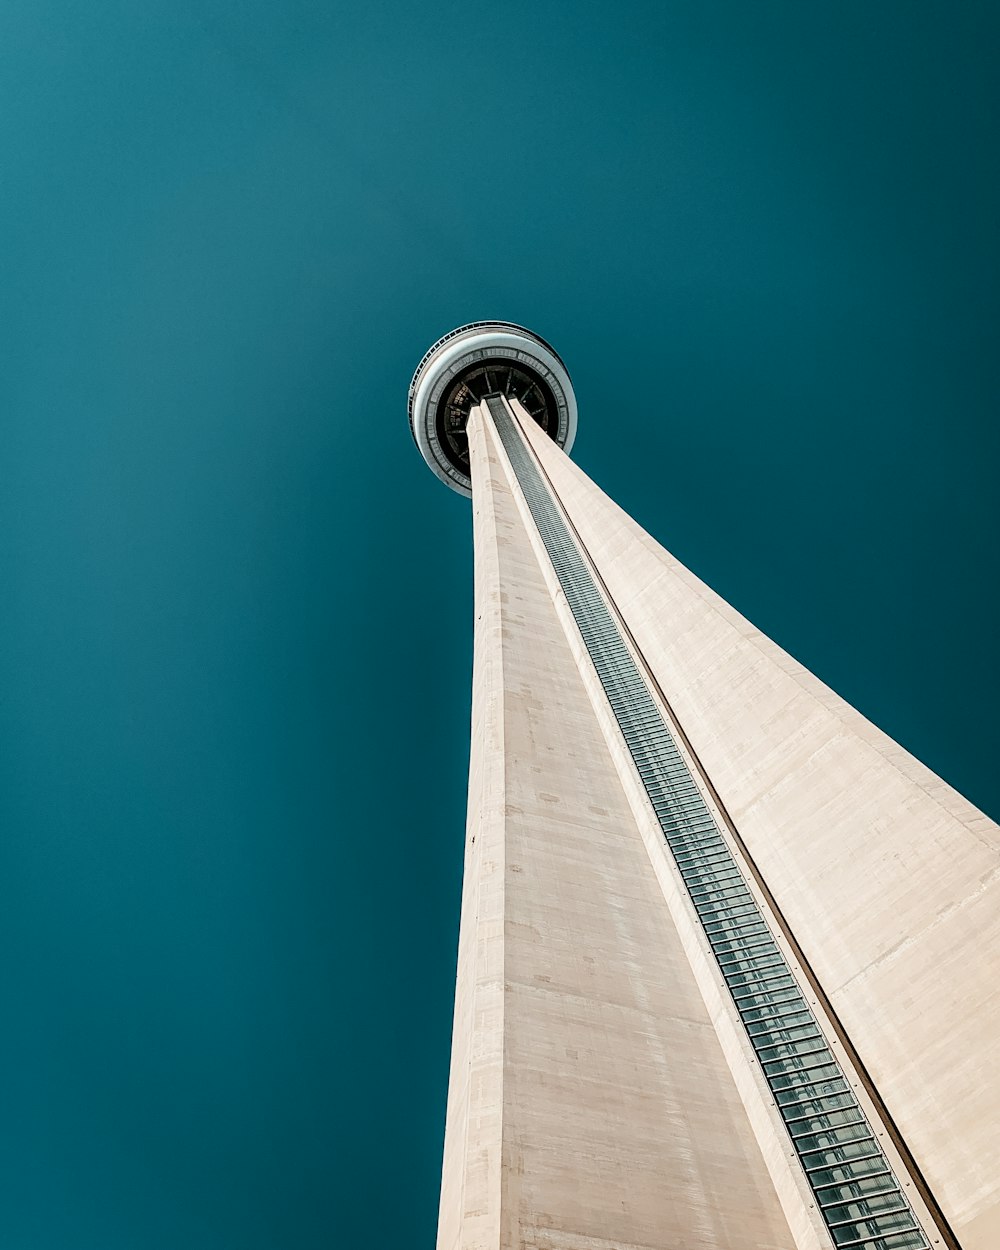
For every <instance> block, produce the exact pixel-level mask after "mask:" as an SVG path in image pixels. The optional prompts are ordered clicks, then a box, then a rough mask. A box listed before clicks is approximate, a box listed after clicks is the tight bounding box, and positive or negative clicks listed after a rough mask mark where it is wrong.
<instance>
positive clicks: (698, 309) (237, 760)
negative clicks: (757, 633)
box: [0, 0, 1000, 1250]
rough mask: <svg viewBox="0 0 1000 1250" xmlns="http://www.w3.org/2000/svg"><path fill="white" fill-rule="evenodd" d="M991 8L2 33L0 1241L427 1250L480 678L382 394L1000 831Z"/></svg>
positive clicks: (672, 11)
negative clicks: (490, 333)
mask: <svg viewBox="0 0 1000 1250" xmlns="http://www.w3.org/2000/svg"><path fill="white" fill-rule="evenodd" d="M998 27H1000V10H998V9H997V7H996V5H994V4H986V3H959V4H957V5H956V4H948V5H946V4H943V3H939V4H928V3H925V2H923V0H905V2H902V0H881V2H880V3H874V4H873V3H871V0H865V2H864V3H859V2H848V3H840V4H836V5H834V4H826V3H822V4H820V3H811V4H810V3H807V4H803V3H802V2H801V0H788V2H787V3H775V2H764V3H757V4H747V3H736V2H729V3H726V2H723V0H715V2H712V0H673V2H671V3H667V4H663V3H657V4H640V3H633V4H626V5H611V4H607V5H597V4H576V5H570V4H553V3H544V2H543V3H537V2H534V3H531V4H528V3H521V2H520V0H516V2H514V3H506V4H504V5H496V4H487V3H479V2H477V0H472V2H466V3H462V4H459V3H455V2H451V0H449V2H445V3H443V4H440V5H438V6H435V7H433V8H431V7H428V6H426V5H420V6H416V5H412V6H405V5H401V4H391V3H383V4H368V5H360V4H346V5H344V4H331V5H317V4H306V3H303V0H283V3H281V4H277V3H274V2H272V3H270V4H262V3H257V2H255V0H242V2H241V3H239V4H236V3H235V2H223V0H199V3H197V4H195V3H191V2H190V0H169V2H167V0H143V3H141V4H134V3H126V2H125V0H105V2H103V3H100V4H94V3H93V0H88V2H86V3H84V2H83V0H78V2H70V0H63V2H62V3H58V2H54V0H30V2H29V0H8V3H7V4H6V5H5V6H4V9H3V12H2V14H0V136H2V139H0V156H2V160H0V170H2V174H0V178H2V184H0V185H2V188H3V191H2V195H0V274H2V275H3V279H2V288H0V289H2V308H3V314H2V315H3V344H4V348H3V352H2V367H0V463H2V467H3V472H2V479H0V481H2V488H0V533H2V536H3V542H2V544H0V563H2V568H0V585H2V586H3V588H4V591H3V609H2V611H0V693H2V700H0V749H2V754H0V1002H2V1004H3V1009H4V1012H3V1014H4V1025H3V1028H2V1030H0V1072H2V1074H3V1077H2V1082H3V1097H2V1099H0V1106H2V1114H0V1161H2V1166H0V1177H2V1181H0V1242H2V1244H3V1246H4V1248H5V1250H177V1248H178V1247H184V1248H185V1250H277V1248H279V1247H280V1248H282V1250H284V1248H285V1247H295V1248H296V1250H312V1248H314V1247H316V1248H318V1247H339V1246H352V1247H355V1246H356V1247H361V1246H372V1247H377V1248H379V1250H381V1247H386V1248H387V1250H388V1248H389V1247H398V1246H406V1247H410V1248H412V1250H431V1247H432V1245H433V1238H434V1229H435V1221H436V1207H437V1196H438V1170H439V1166H440V1156H441V1143H442V1134H443V1121H444V1105H445V1090H446V1076H447V1064H448V1048H449V1040H450V1029H451V1019H450V1013H451V997H452V987H453V978H454V965H455V951H456V941H457V924H458V903H459V891H460V871H461V848H462V840H463V821H464V804H465V798H464V786H465V770H466V766H467V752H468V743H467V738H468V711H469V693H468V688H469V678H470V668H471V631H472V620H471V574H472V568H471V543H470V528H469V509H468V505H467V503H466V502H465V501H463V500H462V499H460V498H459V497H458V496H457V495H454V494H452V493H451V492H449V491H447V490H446V489H445V488H444V487H442V486H441V485H440V484H439V483H438V482H437V481H436V480H435V479H434V478H432V476H431V474H430V473H429V472H428V471H427V470H426V469H425V468H424V466H423V465H422V463H421V461H420V459H419V457H418V456H417V454H416V452H415V450H414V448H413V447H412V445H411V443H410V438H409V433H408V430H407V425H406V415H405V401H406V388H407V384H408V381H409V377H410V373H411V371H412V369H413V367H414V366H415V364H416V362H417V361H418V359H419V358H420V356H421V354H422V353H423V352H424V350H425V349H426V347H427V346H428V345H429V344H430V342H431V341H432V340H433V339H434V338H436V337H437V336H438V335H439V334H442V333H444V332H445V331H447V330H449V329H451V328H452V327H453V326H455V325H457V324H459V323H461V322H464V321H467V320H472V319H478V318H483V317H501V318H507V319H511V320H515V321H520V322H523V323H524V324H526V325H528V326H530V327H532V328H533V329H535V330H537V331H538V332H539V333H541V334H542V335H544V336H545V337H546V338H547V339H549V340H550V341H551V342H552V343H554V344H555V346H556V347H557V349H558V350H559V352H560V353H561V354H562V355H563V357H564V359H565V360H566V362H567V364H568V366H569V369H570V371H571V373H572V375H573V378H574V381H575V383H576V388H577V393H578V398H579V403H580V412H581V420H580V434H579V439H578V442H577V448H576V452H575V455H576V459H577V460H578V462H579V463H580V464H581V465H582V466H583V467H584V468H585V469H586V470H587V471H588V472H589V473H590V474H591V475H592V476H593V477H595V478H596V480H597V481H598V482H599V483H600V484H601V485H602V486H604V487H605V488H606V489H608V490H609V491H610V492H611V493H612V494H613V495H614V496H615V498H617V499H618V501H619V502H620V503H621V504H622V505H623V506H625V507H626V508H627V509H628V510H629V511H630V512H631V513H632V514H633V515H634V516H635V517H636V518H637V519H638V520H639V521H640V522H642V523H643V524H644V525H645V526H646V527H647V528H648V529H649V530H650V531H651V532H652V533H653V534H654V535H655V536H656V537H657V538H659V539H660V540H661V541H662V542H664V543H665V544H666V545H667V546H668V547H670V548H671V549H672V550H673V551H674V552H675V553H676V554H677V555H678V556H679V557H680V558H681V559H683V560H684V561H685V562H686V563H688V564H689V565H690V566H691V567H692V568H693V569H694V570H695V571H696V572H697V573H698V574H699V575H700V576H702V577H704V578H705V579H706V580H707V581H709V582H710V583H711V584H712V585H713V586H714V587H715V588H716V589H717V590H718V591H720V593H722V594H723V595H724V596H725V597H727V598H728V599H729V600H730V601H731V602H732V603H734V604H735V605H736V607H738V608H739V609H740V610H741V611H742V612H744V613H745V614H746V615H748V616H749V617H750V618H751V619H752V620H753V621H754V622H755V623H756V624H758V625H759V626H760V627H761V628H763V629H764V630H765V631H767V632H768V633H770V634H771V635H772V636H773V637H774V638H775V639H776V640H777V641H778V642H779V643H781V645H783V646H784V647H786V648H787V649H788V650H790V651H791V652H792V654H793V655H795V656H796V657H797V658H798V659H800V660H801V661H803V662H804V663H806V664H807V665H809V666H810V667H811V668H812V669H813V670H814V671H816V672H817V673H818V674H819V675H820V676H821V677H823V678H824V679H825V680H826V681H828V682H829V683H830V684H831V685H833V686H834V687H835V688H836V689H837V690H838V691H840V692H841V693H842V694H843V695H845V696H846V697H847V698H848V699H850V700H851V701H852V702H853V703H855V704H856V705H857V706H858V707H860V708H861V709H862V710H863V711H864V712H865V713H866V714H867V715H869V716H870V717H871V718H872V719H874V720H875V721H876V722H877V723H879V724H880V725H881V726H883V727H884V728H885V729H886V730H887V731H888V732H889V733H891V734H892V735H893V736H894V737H896V738H897V739H898V740H899V741H901V742H902V743H903V744H904V745H905V746H906V747H908V748H909V749H910V750H911V751H913V752H914V753H915V754H916V755H918V756H919V757H920V758H922V759H923V760H925V761H926V762H927V763H928V764H930V765H931V767H933V768H934V769H935V770H937V771H938V772H940V773H941V774H942V775H943V776H944V777H946V778H947V779H948V780H949V781H951V782H952V783H953V784H954V785H956V786H957V787H958V788H959V789H961V790H962V791H963V792H965V793H966V794H967V795H968V796H969V797H970V798H971V799H972V800H973V801H974V802H976V803H978V804H979V805H980V806H982V807H983V808H984V809H985V810H986V811H988V812H990V813H991V814H993V815H994V816H996V815H998V814H1000V774H998V771H997V767H996V752H997V733H996V708H997V705H998V701H1000V676H998V665H997V660H996V636H997V624H996V621H997V612H998V584H1000V583H998V572H1000V568H998V565H1000V560H998V554H997V534H998V530H1000V515H998V513H1000V506H998V502H997V489H996V482H997V470H998V451H1000V448H998V441H1000V439H998V433H997V421H996V406H997V404H996V397H997V373H998V365H997V362H998V352H997V342H998V336H997V330H998V320H1000V317H998V312H1000V297H998V294H997V292H998V290H1000V237H998V232H997V229H996V223H997V221H998V220H1000V203H998V201H1000V175H998V168H997V158H996V152H997V141H998V104H1000V86H998V79H997V75H996V64H995V50H996V48H997V46H998V43H1000V29H998Z"/></svg>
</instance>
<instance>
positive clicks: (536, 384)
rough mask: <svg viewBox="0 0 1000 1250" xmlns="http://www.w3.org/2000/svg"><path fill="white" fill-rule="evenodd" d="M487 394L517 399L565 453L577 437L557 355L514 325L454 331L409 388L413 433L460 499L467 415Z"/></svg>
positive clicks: (476, 324)
mask: <svg viewBox="0 0 1000 1250" xmlns="http://www.w3.org/2000/svg"><path fill="white" fill-rule="evenodd" d="M487 395H506V396H507V397H508V398H510V399H519V400H520V401H521V403H522V404H523V405H524V407H525V409H526V410H527V411H528V412H529V413H530V414H531V417H532V418H533V420H534V421H535V422H537V424H538V425H540V426H541V428H542V429H543V430H544V431H545V432H546V434H548V435H549V436H550V437H551V438H552V439H553V440H554V441H555V442H556V443H557V444H558V445H559V446H560V447H562V448H563V450H564V451H567V452H568V451H569V450H570V449H571V448H572V446H573V440H574V438H575V437H576V396H575V395H574V394H573V384H572V382H570V380H569V374H568V373H567V371H566V366H565V365H564V364H563V362H562V360H561V359H560V358H559V356H558V355H557V354H556V352H555V351H554V350H553V349H552V348H551V347H550V346H549V345H548V343H546V342H545V340H544V339H542V338H539V336H538V335H537V334H533V333H532V332H531V331H530V330H526V329H525V328H524V326H519V325H515V324H514V322H512V321H473V322H471V323H470V324H469V325H465V326H459V328H458V329H457V330H452V331H451V333H450V334H446V335H445V336H444V337H443V338H440V339H438V341H437V342H436V343H435V344H434V346H433V347H432V348H431V349H430V351H429V352H427V354H426V355H425V356H424V358H423V360H421V362H420V364H419V365H417V371H416V373H414V375H413V381H412V382H411V383H410V393H409V401H408V406H409V414H410V433H411V434H412V435H413V439H414V441H415V442H416V444H417V447H418V448H419V450H420V454H421V455H422V456H423V458H424V459H425V460H426V461H427V464H428V465H429V466H430V469H431V472H432V473H434V474H435V475H436V476H437V477H439V478H440V479H441V481H442V482H444V483H445V484H446V485H448V486H450V487H451V488H452V490H457V491H458V493H459V494H460V495H471V494H472V476H471V469H470V466H469V439H468V435H467V434H466V430H465V427H466V424H467V423H468V420H469V412H470V410H471V409H472V408H473V407H474V406H475V405H476V404H478V403H480V401H481V400H483V399H485V398H486V396H487Z"/></svg>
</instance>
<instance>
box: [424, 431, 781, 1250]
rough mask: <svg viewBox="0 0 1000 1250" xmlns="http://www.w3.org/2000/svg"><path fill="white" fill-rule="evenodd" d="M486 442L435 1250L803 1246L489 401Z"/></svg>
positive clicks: (480, 460)
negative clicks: (527, 519) (574, 645)
mask: <svg viewBox="0 0 1000 1250" xmlns="http://www.w3.org/2000/svg"><path fill="white" fill-rule="evenodd" d="M470 439H471V445H472V452H473V454H472V461H473V466H474V476H473V508H474V511H475V519H474V525H475V531H476V656H475V665H476V670H475V678H474V686H475V693H474V707H473V738H472V763H471V773H470V813H469V826H468V845H467V857H466V877H465V885H464V898H463V912H462V936H461V942H460V951H459V970H458V997H457V1004H456V1013H455V1035H454V1046H453V1059H452V1075H451V1091H450V1095H449V1108H448V1123H447V1134H446V1144H445V1167H444V1184H443V1189H442V1204H441V1222H440V1232H439V1239H438V1246H439V1250H668V1248H669V1250H793V1245H794V1243H793V1239H792V1236H791V1233H790V1232H789V1229H788V1225H787V1223H786V1221H785V1218H784V1216H783V1214H782V1212H781V1209H780V1207H779V1205H778V1201H777V1198H776V1196H775V1192H774V1189H773V1187H772V1184H771V1181H770V1179H769V1176H768V1173H767V1171H766V1169H765V1166H764V1163H763V1161H762V1158H761V1155H760V1151H759V1148H758V1146H757V1143H756V1140H755V1138H754V1136H753V1133H752V1131H751V1128H750V1124H749V1121H748V1119H747V1115H746V1112H745V1110H744V1108H743V1105H742V1103H741V1101H740V1098H739V1096H738V1093H737V1091H736V1087H735V1085H734V1081H733V1078H732V1075H731V1072H730V1070H729V1068H728V1067H727V1064H726V1060H725V1058H724V1055H723V1052H722V1048H721V1045H720V1042H719V1040H718V1037H717V1035H716V1032H715V1029H714V1028H713V1025H712V1022H711V1020H710V1018H709V1015H708V1012H707V1009H706V1007H705V1005H704V1002H703V999H702V997H701V994H700V993H699V990H698V988H697V985H696V983H695V980H694V976H693V974H692V971H691V967H690V964H689V962H688V959H687V957H686V955H685V953H684V950H683V947H682V944H681V941H680V938H679V937H678V933H677V931H676V929H675V928H674V926H673V923H672V921H671V919H670V913H669V910H668V908H667V907H666V906H665V905H664V900H663V895H662V892H661V890H660V887H659V885H658V883H657V879H656V875H655V873H654V871H653V868H652V866H651V863H650V858H649V855H648V854H647V852H646V849H645V847H644V845H643V842H642V839H641V836H640V834H639V831H638V829H637V827H636V823H635V820H634V818H633V815H632V812H631V809H630V807H629V804H628V801H627V798H626V795H625V792H624V790H623V787H622V784H621V782H620V780H619V777H618V775H617V772H616V769H615V765H614V764H613V762H612V760H611V757H610V755H609V752H608V747H607V743H606V741H605V739H604V736H603V734H602V731H601V728H600V726H599V724H598V723H597V719H596V717H595V714H594V709H593V705H592V703H591V701H590V697H589V696H588V693H587V690H586V688H585V685H584V682H583V679H582V677H581V675H580V672H579V670H578V668H577V664H576V661H575V660H574V657H573V653H572V651H571V649H570V646H569V643H568V641H567V637H566V633H565V631H564V629H563V627H562V625H561V624H560V622H559V618H558V616H557V614H556V611H555V608H554V605H553V602H552V598H551V595H550V593H549V591H548V589H547V587H546V584H545V581H544V578H543V576H542V573H541V570H540V568H539V564H538V560H537V558H536V556H535V554H534V552H533V550H532V547H531V544H530V541H529V539H528V536H527V533H526V531H525V528H524V524H523V521H522V519H521V516H520V514H519V512H518V509H517V506H516V503H515V500H514V497H513V495H512V493H511V489H510V486H509V483H508V482H507V480H506V478H505V471H504V461H503V459H502V456H501V455H499V454H498V450H497V447H496V446H495V443H494V441H493V440H494V434H493V432H492V430H491V428H489V427H487V425H486V424H485V423H484V422H483V421H482V419H481V417H480V416H479V415H476V414H474V416H473V419H472V421H471V422H470Z"/></svg>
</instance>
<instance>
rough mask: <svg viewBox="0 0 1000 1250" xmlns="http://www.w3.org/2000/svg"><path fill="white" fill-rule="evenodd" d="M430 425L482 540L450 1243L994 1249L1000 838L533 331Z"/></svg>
mask: <svg viewBox="0 0 1000 1250" xmlns="http://www.w3.org/2000/svg"><path fill="white" fill-rule="evenodd" d="M409 415H410V427H411V430H412V432H413V435H414V438H415V440H416V443H417V446H418V448H419V449H420V451H421V453H422V455H423V456H424V459H425V460H426V461H427V463H428V465H429V466H430V467H431V469H432V470H433V471H434V473H435V474H436V475H437V476H438V477H439V478H441V479H442V480H443V481H445V482H446V483H447V484H448V485H449V486H451V487H453V488H454V489H455V490H457V491H459V492H460V493H462V494H465V495H471V498H472V509H473V528H474V536H475V561H476V572H475V653H474V676H473V708H472V750H471V761H470V775H469V816H468V828H467V836H466V847H465V876H464V886H463V899H462V916H461V931H460V939H459V956H458V979H457V987H456V1002H455V1022H454V1034H453V1045H452V1064H451V1076H450V1087H449V1097H448V1112H447V1126H446V1137H445V1158H444V1173H443V1179H442V1192H441V1215H440V1224H439V1233H438V1250H830V1247H832V1246H836V1247H850V1248H851V1250H930V1248H931V1247H942V1248H944V1247H948V1248H950V1250H957V1248H958V1247H961V1248H962V1250H996V1247H997V1246H1000V1079H998V1078H997V1076H996V1068H997V1055H998V1054H1000V975H998V970H1000V964H998V951H1000V855H998V852H1000V829H998V828H997V826H996V825H995V824H994V823H993V822H992V821H990V820H989V819H987V817H985V816H984V815H983V814H982V813H980V812H979V811H977V810H976V809H975V808H974V807H972V805H971V804H969V803H968V802H967V801H966V800H965V799H963V798H962V797H961V796H960V795H958V794H957V793H956V792H955V791H954V790H952V789H951V788H950V787H949V786H947V785H946V784H945V783H944V782H943V781H941V780H940V779H939V778H938V777H936V776H935V775H934V774H933V773H931V772H930V771H929V770H928V769H927V768H925V767H924V766H923V765H922V764H920V763H919V762H918V761H917V760H915V759H914V758H913V757H912V756H910V755H909V754H908V753H907V752H905V751H904V750H903V749H902V748H901V747H899V746H898V745H897V744H896V743H895V742H893V741H892V740H891V739H889V738H888V737H886V736H885V735H884V734H882V733H881V732H880V731H879V730H878V729H877V728H875V726H873V725H872V724H871V723H870V722H869V721H867V720H866V719H865V718H864V717H863V716H861V715H860V713H858V712H857V711H855V710H854V709H853V708H852V707H850V706H849V705H848V704H847V703H845V702H844V701H843V700H842V699H840V698H839V697H838V696H837V695H835V694H834V693H833V692H832V691H831V690H829V689H828V688H827V687H826V686H824V685H823V684H822V683H821V682H820V681H818V680H817V679H816V678H815V677H814V676H813V675H812V674H810V673H809V672H807V671H806V670H805V669H804V668H803V667H802V666H801V665H799V664H797V663H796V662H795V661H794V660H793V659H792V658H791V657H790V656H788V655H787V654H785V653H784V652H783V651H781V650H780V648H778V647H777V646H776V645H775V644H774V643H773V642H771V641H770V640H769V639H767V638H766V637H764V635H762V634H761V633H760V632H759V631H758V630H756V629H755V628H754V627H753V626H752V625H751V624H750V623H749V622H748V621H746V620H745V619H744V618H743V617H741V616H740V615H739V614H738V613H737V612H736V611H734V609H733V608H731V607H730V606H729V605H728V604H727V603H725V602H724V601H723V600H722V599H720V598H719V597H718V596H717V595H715V594H714V593H713V592H712V591H711V590H710V589H709V588H708V587H707V586H705V585H704V584H703V583H702V582H700V581H699V580H698V579H697V578H696V577H695V576H694V575H693V574H692V573H690V572H689V571H688V570H687V569H685V568H684V567H683V566H682V565H680V564H679V563H678V562H677V561H676V560H675V559H674V558H673V557H672V556H671V555H670V554H669V553H668V552H667V551H665V550H664V549H663V548H662V547H660V546H659V545H658V544H657V543H656V542H655V541H654V540H653V539H652V538H651V537H650V536H649V535H648V534H646V533H645V532H644V531H643V530H642V529H641V528H640V527H639V526H638V525H637V524H636V523H635V522H634V521H633V520H632V519H631V518H629V517H628V516H627V515H626V514H625V513H624V512H622V510H621V509H620V508H618V507H617V506H616V505H615V504H614V503H613V502H612V501H611V500H610V499H609V498H608V497H607V496H606V495H604V494H603V493H602V492H601V491H600V490H599V488H598V487H597V486H596V485H595V484H594V483H593V482H591V481H590V480H589V479H588V478H587V477H586V475H585V474H583V473H582V472H581V471H580V470H579V469H578V468H577V467H576V466H575V465H574V464H573V462H572V461H571V460H570V459H569V457H568V455H567V452H568V451H569V450H570V448H571V446H572V442H573V439H574V437H575V433H576V422H577V409H576V400H575V396H574V394H573V388H572V383H571V382H570V378H569V374H568V372H567V371H566V368H565V365H564V364H563V362H562V361H561V360H560V358H559V356H558V355H557V354H556V352H555V351H554V350H553V349H552V348H551V347H550V346H549V345H548V344H547V343H545V342H544V341H543V340H542V339H540V338H538V336H537V335H534V334H532V333H530V332H529V331H527V330H524V329H523V328H521V327H518V326H515V325H512V324H510V323H506V322H477V323H474V324H473V325H470V326H464V327H462V328H460V329H459V330H456V331H453V332H452V333H451V334H449V335H446V336H445V337H444V338H443V339H441V340H439V341H438V342H437V343H436V344H435V345H434V346H433V347H432V348H431V350H430V351H429V352H428V353H427V354H426V356H425V357H424V359H423V360H422V361H421V362H420V365H419V366H418V368H417V371H416V374H415V376H414V379H413V382H412V384H411V387H410V395H409ZM991 957H992V958H991Z"/></svg>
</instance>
